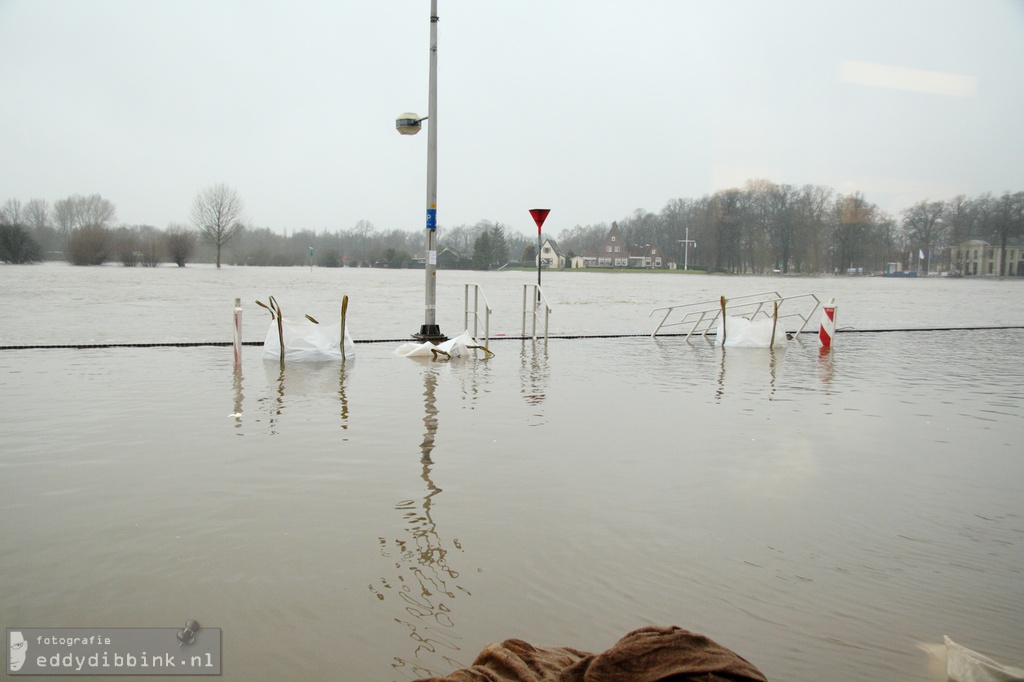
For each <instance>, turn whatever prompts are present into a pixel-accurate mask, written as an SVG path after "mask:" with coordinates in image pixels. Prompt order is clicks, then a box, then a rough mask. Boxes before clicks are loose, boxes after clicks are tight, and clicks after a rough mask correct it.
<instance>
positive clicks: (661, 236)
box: [557, 180, 1024, 274]
mask: <svg viewBox="0 0 1024 682" xmlns="http://www.w3.org/2000/svg"><path fill="white" fill-rule="evenodd" d="M617 223H618V226H619V230H620V232H621V233H622V237H623V241H624V242H625V243H626V245H628V246H643V245H645V244H657V245H658V246H659V247H660V248H661V249H662V251H663V252H664V253H665V254H666V256H667V257H668V258H669V259H670V260H678V261H679V262H682V261H683V255H684V254H683V243H682V242H683V240H685V239H690V240H692V241H695V242H697V248H695V249H694V248H693V247H692V246H691V251H690V253H689V257H688V260H689V264H690V267H696V268H699V269H705V270H708V271H713V272H730V273H766V272H770V271H772V270H780V271H782V272H785V273H815V274H816V273H823V272H829V273H831V272H836V271H838V272H840V273H842V272H846V271H847V270H848V269H849V268H863V269H864V271H879V270H882V269H883V268H884V266H885V264H886V263H893V262H897V263H902V264H903V265H904V266H910V265H911V262H910V261H912V260H916V259H917V256H918V254H919V253H922V252H923V253H924V254H931V258H926V259H925V260H924V261H923V264H924V266H925V267H926V268H927V267H928V264H929V263H933V264H934V263H939V262H947V261H944V260H943V259H948V249H949V246H951V245H954V244H960V243H962V242H964V241H967V240H968V239H983V240H985V241H987V242H989V243H991V244H994V245H999V246H1002V247H1003V252H1004V253H1005V247H1006V245H1007V243H1008V242H1011V241H1012V240H1019V239H1021V238H1022V237H1024V192H1016V193H1010V192H1006V193H1004V194H1002V195H1001V196H995V195H992V194H981V195H979V196H976V197H967V196H965V195H958V196H955V197H953V198H952V199H949V200H947V201H927V200H926V201H920V202H918V203H916V204H914V205H913V206H911V207H909V208H907V209H905V210H904V211H902V212H901V213H900V214H899V215H898V216H893V215H890V214H888V213H886V212H884V211H882V210H881V209H880V208H878V207H877V206H876V205H874V204H872V203H870V202H868V201H867V200H866V199H865V198H864V196H863V195H862V194H861V193H859V192H858V193H853V194H840V193H837V192H835V191H833V190H832V189H830V188H828V187H823V186H820V185H804V186H802V187H796V186H794V185H785V184H783V185H779V184H775V183H772V182H769V181H767V180H752V181H750V182H748V183H747V184H746V186H744V187H743V188H742V189H735V188H734V189H728V190H722V191H719V192H715V193H714V194H710V195H706V196H704V197H701V198H700V199H673V200H672V201H669V202H668V203H667V204H666V205H665V207H664V208H663V209H662V210H661V212H660V213H650V212H648V211H645V210H643V209H637V210H636V211H635V212H634V213H633V214H632V215H630V216H628V217H626V218H623V219H621V220H619V221H617ZM687 228H688V230H689V231H687ZM608 229H609V225H608V224H606V223H601V224H598V225H586V226H583V225H577V226H575V227H573V228H571V229H567V230H563V231H562V232H561V233H559V235H558V240H557V241H558V245H559V247H560V248H561V249H562V251H563V253H565V254H566V255H567V256H568V257H570V258H571V257H572V256H576V255H579V256H583V255H586V254H587V252H588V251H589V250H590V249H592V248H594V247H596V246H598V245H599V244H600V243H601V240H602V239H603V238H604V236H605V235H606V234H607V233H608ZM911 254H913V255H911ZM947 264H948V262H947ZM1005 272H1006V269H1005V264H1004V267H1003V268H1002V270H1001V273H1005Z"/></svg>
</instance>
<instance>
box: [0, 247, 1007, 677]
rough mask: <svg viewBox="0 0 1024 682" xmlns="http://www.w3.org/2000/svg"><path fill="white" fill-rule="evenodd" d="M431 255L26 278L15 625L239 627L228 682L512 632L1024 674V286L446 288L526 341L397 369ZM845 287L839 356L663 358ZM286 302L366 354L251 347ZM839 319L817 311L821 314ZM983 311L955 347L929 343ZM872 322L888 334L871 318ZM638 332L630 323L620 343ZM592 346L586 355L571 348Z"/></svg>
mask: <svg viewBox="0 0 1024 682" xmlns="http://www.w3.org/2000/svg"><path fill="white" fill-rule="evenodd" d="M423 278H424V273H423V272H422V271H388V270H369V269H366V270H352V269H346V270H322V269H315V270H313V271H312V272H311V271H310V270H308V269H301V268H290V269H271V268H224V269H222V270H220V271H217V270H215V269H213V268H209V267H204V266H190V267H188V268H185V269H178V268H171V267H168V268H157V269H139V268H131V269H130V268H122V267H119V266H104V267H100V268H72V267H70V266H65V265H62V264H45V265H40V266H29V267H7V266H4V267H0V346H3V347H4V349H3V350H0V409H2V418H0V419H2V421H0V547H2V549H3V551H2V552H0V581H2V584H0V585H2V589H0V628H6V627H25V628H29V627H109V628H113V627H180V626H181V624H183V623H184V622H185V621H186V620H188V619H195V620H197V621H199V622H200V623H201V624H202V625H203V626H204V627H219V628H222V630H223V642H224V644H223V670H224V674H223V678H224V679H231V680H280V679H306V680H319V679H345V680H408V679H415V678H416V677H420V676H425V675H428V674H444V673H447V672H450V671H451V670H452V669H454V668H455V667H459V666H464V665H468V664H469V663H471V661H472V660H473V658H474V657H475V656H476V654H477V653H478V651H479V650H480V649H481V648H483V647H484V646H485V645H487V644H488V643H490V642H494V641H500V640H503V639H506V638H509V637H518V638H521V639H524V640H526V641H528V642H531V643H535V644H551V645H566V646H572V647H576V648H580V649H585V650H590V651H599V650H603V649H606V648H608V647H610V646H611V645H612V644H614V642H615V641H616V640H617V639H619V638H620V637H621V636H622V635H624V634H625V633H627V632H628V631H630V630H632V629H635V628H637V627H640V626H643V625H648V624H657V625H679V626H681V627H684V628H687V629H690V630H694V631H698V632H702V633H704V634H706V635H708V636H710V637H712V638H713V639H715V640H717V641H718V642H720V643H722V644H724V645H725V646H728V647H730V648H732V649H734V650H735V651H737V652H738V653H740V654H741V655H742V656H744V657H745V658H747V659H748V660H750V661H751V662H753V663H754V664H755V665H756V666H758V667H759V668H760V669H761V670H762V671H763V672H764V673H765V674H766V675H767V676H768V678H769V679H772V680H796V681H803V680H806V681H810V680H820V679H851V680H937V679H944V676H943V675H939V674H936V673H935V672H934V671H932V670H930V669H929V665H928V660H927V658H926V656H925V654H924V653H923V652H922V651H921V649H920V648H919V647H918V645H919V644H921V643H925V644H934V643H939V642H941V641H942V636H943V635H949V636H950V637H951V638H952V639H954V640H955V641H957V642H959V643H962V644H964V645H966V646H969V647H971V648H973V649H976V650H979V651H981V652H983V653H985V654H987V655H989V656H991V657H993V658H996V659H997V660H999V661H1002V662H1005V663H1016V664H1018V665H1020V664H1021V663H1024V638H1022V637H1021V633H1022V632H1024V615H1022V614H1024V495H1022V494H1021V482H1022V481H1024V454H1022V453H1024V447H1022V444H1021V441H1022V437H1024V353H1022V352H1021V348H1022V346H1024V330H1022V329H980V328H981V327H998V326H1002V327H1007V326H1016V327H1020V326H1024V282H1020V281H995V280H950V279H939V278H934V279H924V278H921V279H919V280H899V279H883V278H838V279H837V278H831V277H828V278H748V277H721V276H707V275H672V274H636V273H632V274H622V273H620V274H611V273H594V272H580V273H545V274H544V280H543V283H544V290H545V294H546V296H547V298H548V300H549V301H550V302H551V305H552V308H553V312H552V315H551V333H552V334H554V335H558V336H560V337H565V338H551V339H550V340H548V341H547V342H544V341H542V340H538V341H533V340H525V341H524V340H519V339H511V338H504V339H503V338H501V335H506V336H518V335H519V333H520V331H521V328H522V317H521V308H522V297H523V285H524V284H530V283H532V282H536V275H535V273H520V272H515V273H474V272H465V273H456V272H447V271H440V272H439V273H438V294H437V298H438V323H439V324H440V326H441V328H442V330H443V331H445V332H446V333H448V334H450V335H454V334H456V333H458V332H459V331H461V329H462V328H463V327H464V326H465V325H464V321H463V313H462V309H463V297H464V287H463V285H464V284H465V283H467V282H468V283H476V284H480V285H481V286H482V287H483V290H484V292H485V294H486V297H487V299H488V301H489V302H490V303H491V306H492V307H493V310H494V312H493V313H492V317H491V322H490V330H491V336H492V340H491V342H490V347H491V349H492V350H493V351H494V353H495V357H493V358H491V359H489V360H484V359H483V358H482V356H481V357H479V358H475V357H466V358H460V359H456V360H453V361H451V362H430V361H426V360H417V359H408V358H400V357H396V356H395V355H394V349H395V348H396V347H397V346H398V345H399V343H400V342H401V341H402V340H405V339H407V338H408V336H409V335H410V334H411V333H413V332H415V331H418V329H419V325H420V324H422V321H423V316H422V312H421V311H422V307H423ZM772 290H774V291H779V292H780V293H782V294H783V295H795V294H803V293H814V294H816V295H817V296H818V297H819V298H821V299H822V300H827V299H828V298H829V297H835V298H836V300H837V303H838V306H839V307H838V320H837V321H838V326H839V327H840V329H843V328H844V327H845V328H849V329H850V330H851V331H850V332H842V331H841V332H840V333H839V334H837V338H836V345H835V347H834V349H833V350H832V352H831V353H826V354H822V353H821V352H819V347H818V343H817V340H816V338H815V337H814V336H813V335H811V334H803V335H800V336H799V337H798V339H797V340H796V341H794V342H791V343H790V344H789V345H788V347H787V348H786V349H785V350H776V351H774V352H772V351H768V350H748V349H726V350H725V351H724V352H723V350H722V349H721V348H716V347H715V346H713V345H711V344H710V343H709V342H708V341H706V340H704V339H697V338H695V339H691V340H690V341H686V340H684V339H682V338H680V337H663V338H658V339H651V338H650V337H649V336H648V335H649V334H650V332H651V331H652V330H653V329H654V327H655V326H656V324H657V319H656V317H651V316H650V313H651V311H652V309H654V308H657V307H661V306H665V305H671V304H676V303H686V302H691V301H700V300H711V299H717V298H718V296H719V295H726V296H730V297H732V296H740V295H743V294H750V293H758V292H763V291H772ZM270 294H273V295H275V297H276V298H277V299H278V301H279V302H280V303H281V306H282V308H283V309H284V311H285V313H286V314H287V315H289V316H291V315H295V316H301V315H302V314H304V313H309V314H311V315H313V316H315V317H317V318H318V319H321V321H322V320H323V319H325V318H330V317H331V316H333V315H336V314H337V310H338V307H339V305H340V301H341V297H342V295H345V294H347V295H348V296H349V297H350V304H349V308H348V327H349V329H350V330H351V332H352V334H353V336H354V337H355V338H356V340H357V341H364V342H365V341H375V342H373V343H359V344H357V347H356V353H357V355H356V358H355V360H354V361H352V362H350V363H348V364H346V365H345V367H344V368H342V367H340V366H339V365H337V364H311V365H300V364H294V365H289V366H286V367H285V368H284V369H283V370H282V369H281V368H280V366H279V365H278V363H276V362H273V361H264V360H263V359H262V357H261V349H259V348H256V347H246V348H244V352H243V360H242V365H241V367H240V368H238V369H237V370H236V369H235V368H234V367H233V356H232V350H231V348H230V347H223V346H199V347H192V346H185V347H156V348H137V347H96V348H85V349H74V348H46V349H41V348H17V349H15V348H12V347H14V346H36V345H74V344H129V343H174V342H178V343H183V344H184V343H192V342H207V341H225V342H226V341H230V340H231V335H232V318H231V315H232V307H233V301H234V298H236V297H240V298H241V299H242V300H243V309H244V323H243V330H244V333H243V336H244V338H245V340H246V341H258V340H262V338H263V337H264V335H265V334H266V331H267V328H268V325H269V323H270V318H269V315H268V314H266V313H265V311H263V310H262V309H260V308H259V307H258V306H256V305H255V303H254V301H255V300H256V299H260V300H263V301H266V299H267V296H268V295H270ZM812 326H814V327H815V328H816V323H815V324H814V325H812ZM949 327H959V328H961V329H960V330H953V331H890V330H894V329H900V330H906V329H915V330H934V329H937V328H943V329H944V328H949ZM852 330H858V331H860V332H863V330H875V331H870V332H863V333H852ZM616 335H629V336H621V337H616ZM569 337H571V338H569Z"/></svg>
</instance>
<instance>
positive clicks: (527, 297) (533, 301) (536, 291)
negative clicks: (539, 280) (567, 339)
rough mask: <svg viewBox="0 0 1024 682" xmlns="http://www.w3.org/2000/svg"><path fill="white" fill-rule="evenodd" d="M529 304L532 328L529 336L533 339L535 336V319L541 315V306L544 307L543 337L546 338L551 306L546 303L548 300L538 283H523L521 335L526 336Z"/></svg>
mask: <svg viewBox="0 0 1024 682" xmlns="http://www.w3.org/2000/svg"><path fill="white" fill-rule="evenodd" d="M531 290H532V294H531ZM528 304H529V305H531V306H532V308H533V311H532V316H531V317H532V320H533V324H532V328H531V332H530V336H532V337H533V338H534V339H536V338H537V319H538V318H539V317H540V315H541V308H543V309H544V319H543V323H544V339H545V340H547V338H548V318H549V317H551V306H550V305H548V300H547V298H546V297H545V296H544V291H543V290H542V289H541V288H540V285H539V284H524V285H523V331H522V336H523V338H526V315H527V305H528Z"/></svg>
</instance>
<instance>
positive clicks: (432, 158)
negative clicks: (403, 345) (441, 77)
mask: <svg viewBox="0 0 1024 682" xmlns="http://www.w3.org/2000/svg"><path fill="white" fill-rule="evenodd" d="M427 120H428V121H429V122H430V123H429V124H428V125H427V261H426V268H425V269H426V300H425V308H424V321H423V326H422V327H421V328H420V333H419V334H413V336H414V337H416V338H417V339H419V340H420V341H432V342H438V341H444V340H445V339H446V338H447V337H446V336H444V334H442V333H441V328H440V327H438V325H437V315H436V312H437V0H430V90H429V93H428V103H427Z"/></svg>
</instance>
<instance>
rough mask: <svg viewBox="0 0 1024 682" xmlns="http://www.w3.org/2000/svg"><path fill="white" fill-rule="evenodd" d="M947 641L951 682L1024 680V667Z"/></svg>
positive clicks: (947, 657)
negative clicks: (1010, 664) (999, 661)
mask: <svg viewBox="0 0 1024 682" xmlns="http://www.w3.org/2000/svg"><path fill="white" fill-rule="evenodd" d="M943 639H944V640H945V641H946V676H947V677H948V678H949V680H950V682H1024V669H1021V668H1014V667H1012V666H1008V665H1001V664H999V663H996V662H995V661H993V660H992V659H991V658H989V657H988V656H984V655H982V654H979V653H978V652H977V651H972V650H970V649H968V648H967V647H965V646H961V645H959V644H957V643H956V642H954V641H953V640H951V639H950V638H949V637H943Z"/></svg>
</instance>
